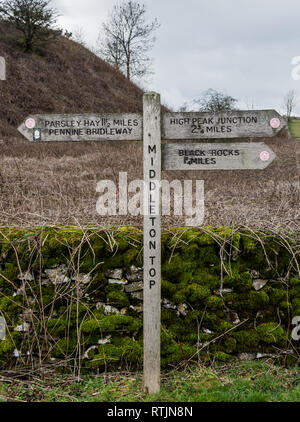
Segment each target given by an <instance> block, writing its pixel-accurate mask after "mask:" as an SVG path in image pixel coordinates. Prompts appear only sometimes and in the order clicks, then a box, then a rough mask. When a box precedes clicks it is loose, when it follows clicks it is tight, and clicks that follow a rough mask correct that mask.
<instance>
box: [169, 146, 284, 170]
mask: <svg viewBox="0 0 300 422" xmlns="http://www.w3.org/2000/svg"><path fill="white" fill-rule="evenodd" d="M275 158H276V154H275V153H274V152H273V151H272V150H271V148H269V147H268V146H267V145H266V144H264V143H263V142H242V143H238V142H234V143H228V142H226V143H225V142H224V143H208V144H205V143H202V144H166V145H164V153H163V170H263V169H265V168H266V167H268V166H269V165H270V164H271V163H272V162H273V161H274V160H275Z"/></svg>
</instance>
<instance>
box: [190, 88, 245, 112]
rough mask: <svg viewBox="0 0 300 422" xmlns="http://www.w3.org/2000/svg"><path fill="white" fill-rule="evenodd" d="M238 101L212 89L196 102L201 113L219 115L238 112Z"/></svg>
mask: <svg viewBox="0 0 300 422" xmlns="http://www.w3.org/2000/svg"><path fill="white" fill-rule="evenodd" d="M236 103H237V100H236V99H235V98H233V97H231V96H230V95H226V94H224V93H222V92H218V91H216V90H214V89H212V88H210V89H208V90H207V91H205V92H204V94H203V95H202V97H201V98H199V99H197V100H194V104H197V106H198V108H199V111H203V112H204V111H208V112H210V113H218V112H220V111H230V110H236Z"/></svg>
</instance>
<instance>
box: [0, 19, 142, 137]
mask: <svg viewBox="0 0 300 422" xmlns="http://www.w3.org/2000/svg"><path fill="white" fill-rule="evenodd" d="M16 38H17V35H16V33H15V31H14V29H13V27H11V26H9V25H7V24H4V23H3V22H0V56H3V57H4V58H5V59H6V64H7V81H6V82H2V81H1V82H0V102H1V108H0V136H2V137H6V136H12V137H17V136H18V133H17V127H18V126H19V124H20V123H21V122H22V121H23V120H24V118H25V117H26V116H27V115H28V114H29V113H75V112H76V113H81V112H116V113H117V112H138V111H141V109H142V95H143V91H142V90H141V89H140V88H138V87H137V86H136V85H134V84H133V83H131V82H130V81H128V80H127V79H126V78H125V76H123V74H121V73H120V72H119V71H117V70H116V69H114V68H113V67H112V66H110V65H109V64H108V63H106V62H104V61H103V60H101V59H100V58H99V57H97V56H95V55H94V54H93V53H92V52H90V51H89V50H87V49H86V48H84V47H83V46H81V45H79V44H77V43H75V42H73V41H71V40H69V39H67V38H64V37H61V38H60V39H59V40H58V42H56V43H54V44H52V45H50V46H49V48H48V49H47V50H46V51H44V52H43V53H42V54H40V55H37V54H33V55H30V54H25V53H23V52H22V51H20V50H19V49H18V48H17V47H16V42H15V40H16Z"/></svg>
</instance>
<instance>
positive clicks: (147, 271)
mask: <svg viewBox="0 0 300 422" xmlns="http://www.w3.org/2000/svg"><path fill="white" fill-rule="evenodd" d="M160 119H161V110H160V96H159V94H156V93H149V94H146V95H145V96H144V306H143V312H144V389H145V391H146V392H147V393H149V394H155V393H158V392H159V391H160V319H161V318H160V314H161V309H160V308H161V221H160V220H161V194H160V189H161V183H160V182H161V122H160Z"/></svg>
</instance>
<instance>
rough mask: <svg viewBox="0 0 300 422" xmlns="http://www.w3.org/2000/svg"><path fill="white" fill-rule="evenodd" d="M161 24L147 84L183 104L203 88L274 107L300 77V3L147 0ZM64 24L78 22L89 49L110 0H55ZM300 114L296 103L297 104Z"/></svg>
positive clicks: (298, 85)
mask: <svg viewBox="0 0 300 422" xmlns="http://www.w3.org/2000/svg"><path fill="white" fill-rule="evenodd" d="M141 2H143V3H144V4H146V6H147V13H148V16H149V19H150V20H151V19H153V18H157V19H158V21H159V22H160V24H161V27H160V29H159V30H158V31H157V33H156V35H157V41H156V44H155V47H154V49H153V50H152V52H151V57H153V59H154V71H155V74H154V76H153V77H152V81H151V82H149V83H148V85H147V89H149V90H155V91H157V92H159V93H161V96H162V101H163V102H164V103H165V104H167V105H169V106H171V107H173V108H175V109H176V108H178V107H180V106H181V105H182V104H183V103H184V102H185V101H187V102H190V101H192V100H193V99H195V98H199V96H200V95H201V93H202V92H203V91H205V90H206V89H208V88H214V89H217V90H221V91H223V92H225V93H227V94H229V95H232V96H233V97H235V98H237V99H239V106H240V107H241V108H245V109H246V108H252V106H254V108H256V109H259V108H275V109H277V110H278V111H282V103H283V97H284V95H285V94H286V92H287V91H288V90H291V89H294V90H295V91H296V93H297V96H299V97H300V80H299V81H295V80H293V78H292V75H291V72H292V68H293V66H292V64H291V61H292V58H293V57H295V56H300V24H299V21H300V1H299V0H285V1H282V0H144V1H142V0H141ZM54 4H55V6H56V8H57V9H58V11H59V12H60V13H61V14H62V16H61V17H60V19H59V24H60V26H61V27H63V28H64V29H68V30H74V29H75V28H78V27H82V28H83V30H84V32H85V36H86V39H87V41H88V43H89V44H90V45H91V46H93V45H95V43H96V39H97V36H98V34H99V31H100V30H101V25H102V23H103V21H104V20H105V19H106V18H107V14H108V12H109V11H110V9H111V8H112V6H113V4H114V1H113V0H84V1H83V0H54ZM297 114H300V101H299V105H298V107H297Z"/></svg>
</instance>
